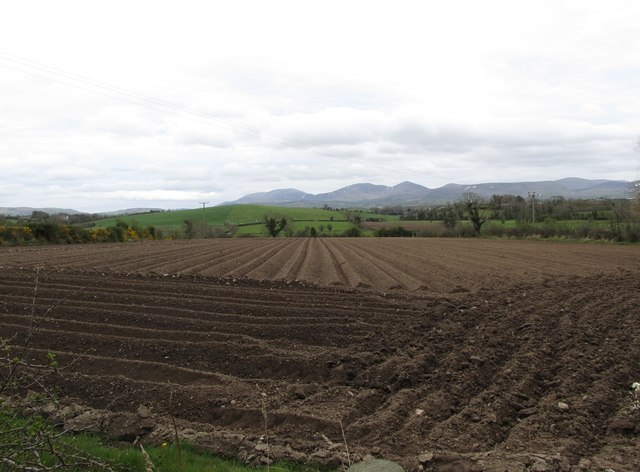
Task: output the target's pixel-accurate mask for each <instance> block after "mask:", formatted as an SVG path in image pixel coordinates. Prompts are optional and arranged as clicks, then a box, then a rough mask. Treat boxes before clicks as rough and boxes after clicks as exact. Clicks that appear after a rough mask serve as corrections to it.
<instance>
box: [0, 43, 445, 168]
mask: <svg viewBox="0 0 640 472" xmlns="http://www.w3.org/2000/svg"><path fill="white" fill-rule="evenodd" d="M0 59H1V60H4V61H8V62H11V63H13V64H17V65H19V66H21V67H23V68H18V67H11V66H9V65H6V64H0V67H4V68H6V69H10V70H14V71H17V72H21V73H24V74H29V75H32V76H35V77H39V78H42V79H45V80H49V81H52V82H56V83H59V84H62V85H65V86H68V87H72V88H77V89H80V90H84V91H87V92H90V93H94V94H98V95H102V96H105V97H108V98H112V99H116V100H119V101H122V102H125V103H130V104H134V105H137V106H140V107H144V108H148V109H151V110H154V111H159V112H162V113H167V114H172V115H176V116H181V117H184V118H187V119H191V120H193V121H198V122H200V123H205V124H208V125H216V124H218V125H220V124H222V125H224V127H225V128H229V127H231V128H232V129H233V130H234V131H242V132H243V133H245V134H247V135H251V136H256V135H257V136H266V137H270V138H273V139H275V140H276V141H278V142H280V143H283V144H287V145H289V146H292V147H297V148H301V149H309V150H310V151H312V152H316V153H320V154H323V155H326V156H329V157H334V158H337V159H342V160H349V161H354V162H358V163H364V164H366V165H368V166H371V167H377V168H379V169H383V170H387V171H390V172H393V173H398V174H405V175H410V176H412V177H415V176H420V175H421V174H420V173H419V172H410V171H405V170H402V169H398V168H395V167H389V166H384V165H381V164H377V163H375V162H372V161H371V160H368V159H363V158H358V157H355V156H353V155H351V154H348V153H345V152H341V151H337V150H334V149H327V148H326V146H323V145H319V144H315V143H312V142H310V141H306V140H304V139H299V138H295V137H292V136H288V135H285V134H281V133H275V132H272V131H266V130H264V129H262V128H258V127H255V126H250V125H247V124H244V123H239V122H235V121H232V120H228V119H227V118H224V117H223V116H221V115H219V114H215V113H210V112H203V111H199V110H194V109H191V108H187V107H184V106H182V105H178V104H176V103H173V102H170V101H167V100H162V99H159V98H156V97H153V96H151V95H146V94H142V93H139V92H136V91H133V90H129V89H126V88H123V87H120V86H117V85H113V84H110V83H108V82H104V81H99V80H96V79H93V78H90V77H86V76H83V75H79V74H75V73H73V72H68V71H65V70H63V69H60V68H57V67H53V66H49V65H45V64H42V63H39V62H36V61H32V60H30V59H26V58H22V57H20V56H16V55H14V54H9V53H5V52H0ZM24 67H27V68H31V69H35V71H37V72H34V71H33V70H29V69H26V70H25V69H24ZM43 73H44V74H49V75H43ZM50 75H51V76H53V77H51V76H50ZM69 81H71V83H70V82H69ZM78 84H81V85H78ZM185 115H186V116H185ZM424 177H426V176H424ZM429 177H431V178H432V177H433V176H429Z"/></svg>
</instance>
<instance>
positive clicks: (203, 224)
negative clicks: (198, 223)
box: [199, 202, 209, 234]
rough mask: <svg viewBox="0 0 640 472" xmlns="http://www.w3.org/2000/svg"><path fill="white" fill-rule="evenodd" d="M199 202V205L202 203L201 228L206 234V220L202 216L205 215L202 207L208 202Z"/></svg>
mask: <svg viewBox="0 0 640 472" xmlns="http://www.w3.org/2000/svg"><path fill="white" fill-rule="evenodd" d="M199 203H200V205H202V230H203V231H204V233H205V234H206V233H207V223H206V220H205V218H204V216H205V215H204V208H205V206H206V204H207V203H209V202H199Z"/></svg>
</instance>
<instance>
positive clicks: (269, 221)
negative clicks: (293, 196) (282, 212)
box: [264, 217, 287, 238]
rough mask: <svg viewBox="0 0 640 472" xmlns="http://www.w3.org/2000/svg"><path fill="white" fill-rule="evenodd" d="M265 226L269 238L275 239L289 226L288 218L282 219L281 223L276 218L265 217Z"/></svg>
mask: <svg viewBox="0 0 640 472" xmlns="http://www.w3.org/2000/svg"><path fill="white" fill-rule="evenodd" d="M264 225H265V227H266V228H267V232H268V233H269V236H272V237H274V238H275V237H277V236H278V234H280V232H281V231H282V230H283V229H284V228H285V227H286V226H287V220H286V218H281V219H280V221H278V220H276V219H275V218H274V217H265V219H264Z"/></svg>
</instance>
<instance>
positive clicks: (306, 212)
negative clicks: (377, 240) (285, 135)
mask: <svg viewBox="0 0 640 472" xmlns="http://www.w3.org/2000/svg"><path fill="white" fill-rule="evenodd" d="M346 213H347V212H345V211H339V210H324V209H321V208H285V207H274V206H262V205H225V206H219V207H209V208H205V210H204V212H203V210H202V208H195V209H191V210H175V211H163V212H155V213H142V214H137V215H126V216H121V217H114V218H105V219H102V220H97V221H95V225H96V226H97V227H101V228H106V227H109V226H115V225H116V222H117V221H124V222H126V223H127V224H129V225H133V224H135V225H139V226H142V227H148V226H154V227H159V228H172V229H178V228H182V227H183V226H184V222H185V220H191V221H193V222H196V223H200V222H202V220H203V218H204V221H205V223H206V224H207V225H209V226H237V225H247V224H262V222H263V221H264V219H265V217H266V216H269V217H274V218H286V219H287V220H289V221H294V222H296V223H295V224H296V225H297V224H298V222H305V223H306V225H307V226H316V227H317V226H318V225H319V224H323V223H324V224H325V226H326V224H328V223H335V222H338V221H344V220H346V218H347V215H346ZM358 214H359V215H360V216H361V218H362V219H365V218H368V217H378V215H374V214H371V213H358ZM332 219H333V221H331V220H332ZM304 226H305V224H303V226H302V228H304ZM334 226H335V225H334ZM251 233H253V232H251Z"/></svg>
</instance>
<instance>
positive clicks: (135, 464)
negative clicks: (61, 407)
mask: <svg viewBox="0 0 640 472" xmlns="http://www.w3.org/2000/svg"><path fill="white" fill-rule="evenodd" d="M0 423H2V424H4V425H5V426H6V427H7V429H9V428H19V427H22V426H27V427H29V428H32V429H34V431H36V429H50V428H52V427H51V426H50V425H48V424H47V423H46V422H45V421H44V420H43V419H41V418H36V419H34V418H29V419H27V418H21V417H16V415H15V414H14V413H13V412H9V411H6V410H4V411H2V412H0ZM36 432H37V431H36ZM36 432H34V434H36ZM56 436H57V434H56ZM3 437H4V436H3ZM5 439H8V437H5ZM59 440H60V441H61V442H62V443H64V444H67V445H69V446H71V447H72V448H74V449H77V450H80V451H82V452H84V453H85V454H88V455H90V456H92V457H94V458H96V459H98V460H99V461H100V462H103V463H108V464H109V465H110V466H111V467H112V468H113V469H114V470H116V471H123V472H124V471H131V472H137V471H139V472H145V471H146V468H145V460H144V457H143V455H142V453H141V451H140V449H139V448H136V447H134V446H129V445H127V446H115V445H109V444H107V443H106V442H105V441H104V440H103V438H102V437H100V436H97V435H94V434H75V435H71V434H68V435H62V436H60V438H59ZM180 445H181V455H182V461H181V462H182V467H180V465H179V461H178V448H177V447H176V446H175V445H173V444H169V445H163V446H149V447H146V448H145V450H146V451H147V453H148V454H149V457H150V458H151V461H152V462H153V464H154V466H155V467H156V469H157V470H158V471H162V472H208V471H211V472H213V471H216V472H220V471H229V472H263V471H266V470H267V467H249V466H247V465H245V464H242V463H241V462H239V461H237V460H231V459H225V458H221V457H218V456H215V455H213V454H209V453H206V452H201V451H198V450H197V448H195V447H193V446H191V445H190V444H188V443H184V442H181V443H180ZM43 462H44V463H45V464H46V465H47V466H54V465H55V464H56V463H57V462H56V459H55V458H54V457H52V456H48V455H47V454H44V455H43ZM1 468H2V467H1V466H0V469H1ZM270 469H271V470H274V471H279V472H317V471H319V469H318V468H316V467H313V466H309V465H304V464H296V463H291V462H278V463H275V464H273V465H271V466H270ZM65 470H72V471H74V470H75V471H77V472H84V471H90V470H96V471H97V470H104V469H103V468H100V467H95V468H91V467H90V465H88V464H87V463H83V464H82V466H79V467H78V468H76V469H73V468H71V469H65Z"/></svg>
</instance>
